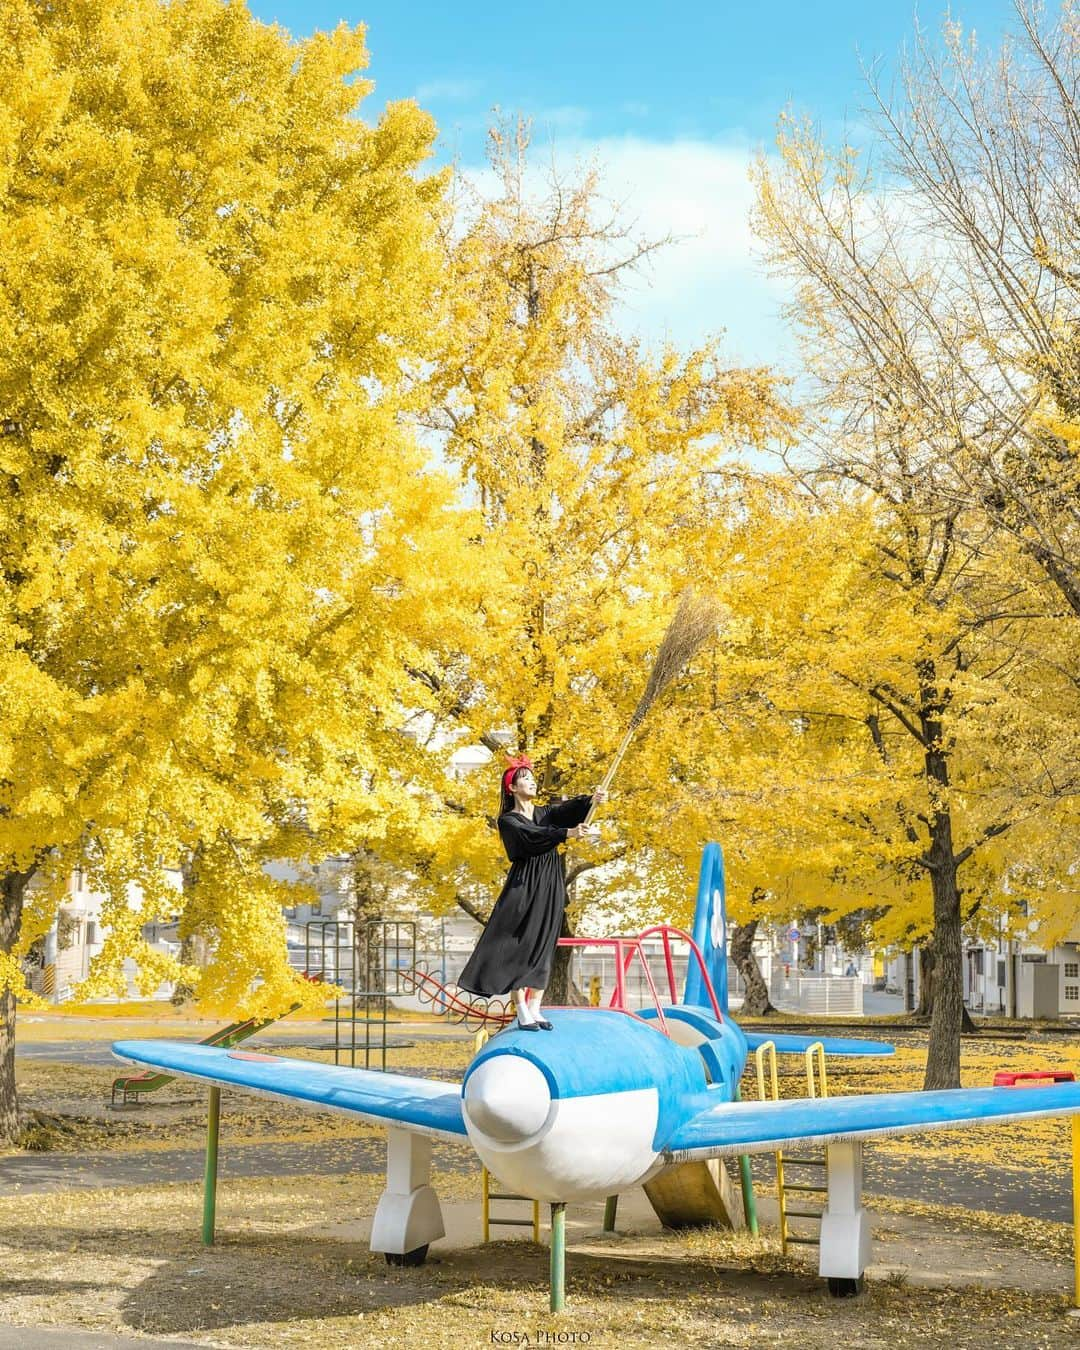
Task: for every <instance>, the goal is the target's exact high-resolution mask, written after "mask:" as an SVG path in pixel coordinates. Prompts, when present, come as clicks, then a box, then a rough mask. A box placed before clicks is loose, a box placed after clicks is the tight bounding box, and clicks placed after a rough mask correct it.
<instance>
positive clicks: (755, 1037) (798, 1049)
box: [743, 1030, 896, 1055]
mask: <svg viewBox="0 0 1080 1350" xmlns="http://www.w3.org/2000/svg"><path fill="white" fill-rule="evenodd" d="M743 1035H744V1036H745V1037H746V1044H747V1045H748V1046H749V1048H750V1050H751V1051H754V1050H756V1049H757V1048H758V1046H759V1045H764V1044H765V1042H766V1041H772V1042H773V1044H774V1045H775V1046H776V1053H777V1054H778V1055H801V1054H803V1053H804V1052H805V1051H807V1050H809V1049H810V1047H811V1046H812V1045H816V1044H817V1043H818V1041H820V1042H821V1044H822V1045H823V1046H824V1047H825V1053H826V1054H827V1055H893V1054H895V1053H896V1047H895V1046H893V1045H890V1044H889V1043H888V1041H864V1040H860V1039H859V1038H858V1037H857V1036H779V1035H777V1036H771V1035H770V1036H765V1035H759V1034H758V1033H757V1032H753V1031H746V1030H744V1031H743Z"/></svg>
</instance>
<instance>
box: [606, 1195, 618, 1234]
mask: <svg viewBox="0 0 1080 1350" xmlns="http://www.w3.org/2000/svg"><path fill="white" fill-rule="evenodd" d="M618 1208H619V1197H618V1196H617V1195H609V1196H608V1198H607V1199H606V1200H605V1201H604V1232H605V1233H614V1231H615V1211H616V1210H617V1209H618Z"/></svg>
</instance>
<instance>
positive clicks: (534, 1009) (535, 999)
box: [529, 989, 544, 1022]
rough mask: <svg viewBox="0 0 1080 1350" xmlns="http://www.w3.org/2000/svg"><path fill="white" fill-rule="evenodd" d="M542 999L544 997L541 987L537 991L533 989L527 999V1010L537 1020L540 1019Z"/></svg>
mask: <svg viewBox="0 0 1080 1350" xmlns="http://www.w3.org/2000/svg"><path fill="white" fill-rule="evenodd" d="M543 999H544V991H543V990H542V989H541V990H539V991H536V990H534V991H533V996H532V998H531V999H530V1000H529V1011H530V1012H531V1013H532V1015H533V1017H534V1019H535V1020H536V1021H537V1022H539V1021H541V1020H542V1014H541V1012H540V1005H541V1003H542V1002H543Z"/></svg>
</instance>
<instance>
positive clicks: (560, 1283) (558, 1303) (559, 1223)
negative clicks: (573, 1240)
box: [551, 1202, 566, 1312]
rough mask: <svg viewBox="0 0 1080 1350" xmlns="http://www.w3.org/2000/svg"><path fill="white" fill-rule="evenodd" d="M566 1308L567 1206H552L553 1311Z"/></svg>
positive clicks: (560, 1310) (560, 1204)
mask: <svg viewBox="0 0 1080 1350" xmlns="http://www.w3.org/2000/svg"><path fill="white" fill-rule="evenodd" d="M565 1306H566V1206H565V1205H564V1204H562V1203H561V1202H560V1203H557V1204H553V1205H552V1206H551V1311H552V1312H562V1310H563V1308H564V1307H565Z"/></svg>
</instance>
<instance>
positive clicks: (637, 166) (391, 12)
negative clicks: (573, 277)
mask: <svg viewBox="0 0 1080 1350" xmlns="http://www.w3.org/2000/svg"><path fill="white" fill-rule="evenodd" d="M249 5H250V8H251V9H252V11H253V12H254V13H255V14H256V15H258V17H259V18H262V19H265V20H268V21H269V20H275V21H277V22H279V23H281V24H283V25H284V26H285V27H286V28H288V29H289V30H290V31H291V32H292V33H293V34H294V35H296V36H301V35H305V34H308V33H310V32H312V31H313V30H315V29H318V28H330V27H333V26H334V25H335V24H337V23H339V22H341V21H345V22H347V23H350V24H356V23H364V24H365V25H366V27H367V37H368V46H369V49H370V52H371V65H370V68H369V70H368V72H367V73H368V75H369V77H370V78H372V79H374V81H375V84H376V89H375V94H374V96H373V98H372V99H371V100H370V101H369V102H368V103H367V104H366V105H365V111H366V115H367V116H369V117H374V116H375V115H376V114H377V111H378V109H379V108H380V107H381V106H382V105H383V104H384V103H385V102H386V101H387V100H390V99H398V98H416V99H418V100H419V102H420V103H421V104H422V105H423V106H424V107H426V108H428V109H429V110H430V111H431V112H432V113H433V114H434V115H435V118H436V120H437V121H438V124H439V127H440V133H441V140H440V155H441V157H443V158H453V159H455V160H457V162H458V163H460V164H461V165H462V166H463V167H464V168H465V169H466V170H468V169H470V168H476V169H479V167H480V166H481V165H482V163H483V146H484V133H485V129H486V126H487V125H488V122H489V119H490V111H491V109H492V108H493V107H495V106H498V107H500V108H501V109H502V110H503V111H504V112H506V113H516V112H518V111H521V112H524V113H526V114H528V115H529V116H531V117H532V118H533V124H534V141H539V142H543V143H545V144H546V143H547V142H548V141H552V142H554V145H555V149H556V154H557V156H558V157H559V158H560V160H562V161H564V162H567V163H569V162H571V161H573V160H574V159H598V160H599V161H600V163H601V164H602V165H606V166H607V170H606V175H605V182H606V184H607V188H608V191H609V193H610V195H611V196H612V197H613V198H616V199H618V200H619V201H621V202H625V204H626V210H627V213H628V217H629V218H630V219H632V220H636V221H637V223H638V228H639V230H640V231H641V232H642V233H644V234H647V235H652V236H660V235H664V234H667V233H668V232H671V233H674V234H676V235H679V236H682V237H684V238H685V242H684V243H683V244H681V245H677V246H676V247H674V248H673V249H671V250H668V251H667V252H666V254H665V255H664V256H663V257H662V258H661V259H660V260H658V261H657V262H656V264H655V265H654V267H653V269H652V273H651V276H650V277H649V278H648V279H647V281H648V285H645V284H638V285H637V286H635V287H634V288H633V289H632V290H631V292H630V294H629V296H628V299H627V303H626V306H625V309H624V311H623V314H622V321H623V322H624V323H625V325H626V326H627V327H628V328H632V329H634V330H636V331H638V332H640V333H641V334H642V335H643V336H646V337H648V338H649V339H651V340H658V339H663V338H668V339H670V340H672V341H675V342H677V343H678V344H679V345H682V346H688V345H691V344H693V343H696V342H698V341H700V340H702V338H703V337H705V336H706V335H707V334H711V333H715V332H717V331H719V330H723V332H724V334H725V343H726V346H727V348H728V350H729V352H730V354H731V355H732V357H733V358H735V359H739V360H747V361H772V360H785V359H790V350H789V344H788V341H787V339H786V337H785V335H784V332H783V328H782V325H781V323H780V320H779V316H778V311H779V307H780V304H781V302H782V300H783V291H782V289H781V287H780V286H779V284H778V283H777V282H775V281H770V280H769V279H768V278H766V277H765V276H764V274H763V271H762V268H761V265H760V263H759V261H758V260H757V259H756V258H755V256H754V249H753V242H752V239H751V236H750V232H749V228H748V225H747V215H748V212H749V208H750V205H751V194H750V189H749V185H748V183H747V168H748V165H749V162H750V159H751V157H752V155H753V153H754V152H755V151H756V150H757V148H758V147H760V146H763V145H764V146H769V145H771V143H772V137H773V129H774V126H775V122H776V118H777V115H778V114H779V112H780V111H781V109H782V108H784V107H785V105H787V104H792V105H794V107H795V108H796V109H797V110H799V111H802V112H806V113H809V114H810V115H812V116H813V117H814V118H815V119H816V120H817V121H818V122H819V124H820V125H821V127H822V129H823V131H824V133H825V134H826V135H827V136H828V137H829V138H830V139H838V138H839V137H841V136H842V135H843V134H844V129H845V127H847V129H848V130H849V132H851V131H852V129H853V128H854V134H855V135H856V136H857V135H858V134H859V133H858V126H859V124H860V123H861V120H862V110H863V106H864V104H865V101H866V97H865V86H864V84H863V79H862V75H861V71H860V62H862V63H870V62H873V61H875V60H877V59H880V58H884V59H886V60H887V61H888V62H890V63H892V62H894V61H895V58H896V56H897V54H898V52H899V51H900V49H901V46H902V44H903V43H904V42H905V41H910V39H911V36H912V34H913V32H914V27H915V22H916V10H915V7H914V5H913V4H911V3H909V0H765V2H764V3H763V2H762V0H757V3H755V0H738V3H736V2H735V0H697V2H696V3H688V2H687V0H669V3H668V5H667V7H666V11H663V16H662V17H661V15H662V7H661V6H659V5H658V4H656V3H655V0H653V3H650V4H645V3H643V2H642V0H623V3H621V4H619V3H614V2H613V0H578V3H576V4H574V3H568V2H567V0H534V2H533V3H521V2H520V0H503V3H494V2H493V0H441V2H439V0H413V3H406V2H404V0H400V2H399V0H249ZM1047 7H1048V9H1052V10H1056V9H1057V5H1056V3H1055V0H1049V3H1048V6H1047ZM944 12H945V5H944V4H943V3H941V0H933V3H927V2H926V0H924V3H922V4H921V5H920V6H919V8H918V17H919V21H920V22H921V23H922V25H923V26H924V27H925V28H927V29H931V30H937V29H938V28H939V27H940V23H941V20H942V17H943V15H944ZM952 16H953V17H954V18H955V19H958V20H959V21H960V22H961V23H962V24H963V25H964V26H965V27H966V28H974V29H975V31H976V33H977V35H978V37H979V40H980V42H982V43H985V44H987V45H988V46H992V47H994V46H997V45H998V43H999V42H1000V40H1001V36H1002V34H1003V32H1004V31H1006V29H1007V28H1010V27H1012V26H1014V24H1015V20H1014V18H1013V6H1012V0H954V3H953V5H952Z"/></svg>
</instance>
